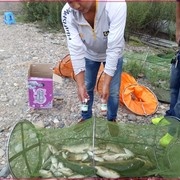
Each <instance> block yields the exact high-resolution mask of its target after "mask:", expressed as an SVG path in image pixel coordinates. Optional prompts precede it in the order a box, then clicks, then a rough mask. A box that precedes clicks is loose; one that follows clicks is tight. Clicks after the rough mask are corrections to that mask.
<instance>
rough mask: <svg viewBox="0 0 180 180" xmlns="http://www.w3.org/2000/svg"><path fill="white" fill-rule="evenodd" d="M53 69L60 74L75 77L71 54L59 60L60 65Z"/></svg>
mask: <svg viewBox="0 0 180 180" xmlns="http://www.w3.org/2000/svg"><path fill="white" fill-rule="evenodd" d="M53 70H54V73H55V74H57V75H59V76H63V77H70V78H73V79H75V75H74V71H73V67H72V62H71V57H70V55H69V54H67V55H66V56H65V57H63V59H62V60H60V61H59V63H58V65H57V66H56V67H54V69H53Z"/></svg>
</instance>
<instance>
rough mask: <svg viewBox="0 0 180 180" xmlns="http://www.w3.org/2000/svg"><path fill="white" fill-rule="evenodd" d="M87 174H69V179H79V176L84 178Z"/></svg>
mask: <svg viewBox="0 0 180 180" xmlns="http://www.w3.org/2000/svg"><path fill="white" fill-rule="evenodd" d="M84 177H86V176H84V175H82V174H74V175H72V176H69V177H68V178H69V179H79V178H84Z"/></svg>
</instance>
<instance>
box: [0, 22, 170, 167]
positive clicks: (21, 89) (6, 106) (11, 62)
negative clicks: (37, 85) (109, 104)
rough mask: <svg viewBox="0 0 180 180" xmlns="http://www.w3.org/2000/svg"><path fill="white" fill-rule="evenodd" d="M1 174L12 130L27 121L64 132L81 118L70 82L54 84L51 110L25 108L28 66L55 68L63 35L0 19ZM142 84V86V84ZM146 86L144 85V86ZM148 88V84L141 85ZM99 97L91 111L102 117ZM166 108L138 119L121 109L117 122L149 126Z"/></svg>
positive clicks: (128, 48)
mask: <svg viewBox="0 0 180 180" xmlns="http://www.w3.org/2000/svg"><path fill="white" fill-rule="evenodd" d="M0 27H1V28H0V86H1V88H0V170H1V169H2V168H3V167H4V166H5V165H6V164H7V159H6V150H7V146H8V143H7V142H8V138H9V136H10V132H11V130H12V127H13V126H14V125H15V124H16V123H17V122H18V121H20V120H22V119H27V120H29V121H31V122H33V123H36V124H38V125H40V126H43V127H53V128H63V127H68V126H70V125H72V124H76V123H77V121H78V120H79V118H80V102H79V101H78V98H77V94H76V85H75V82H74V81H73V80H72V79H68V78H60V81H61V82H60V83H57V82H54V94H55V95H56V96H55V97H56V98H55V99H54V105H53V108H52V109H42V110H33V109H31V108H29V106H28V96H27V75H28V74H27V73H28V68H29V65H30V64H31V63H52V64H53V65H54V66H55V65H56V64H57V62H58V61H59V60H60V59H62V58H63V57H64V56H65V55H66V54H67V53H68V50H67V47H66V38H65V35H64V34H63V32H61V31H59V33H52V32H47V31H46V32H44V31H42V29H40V28H38V26H37V25H36V24H22V23H16V24H14V25H5V24H4V23H3V20H2V19H0ZM146 49H147V48H146V47H145V46H143V47H132V46H129V45H128V44H127V46H126V49H125V50H126V51H136V52H140V53H141V52H143V51H146ZM142 83H143V82H142ZM144 83H145V82H144ZM144 85H147V84H144ZM99 105H100V102H99V97H98V95H96V96H95V103H94V110H95V113H96V115H97V116H101V114H100V110H99V109H100V108H99ZM167 108H168V105H166V104H159V107H158V110H157V112H156V113H155V114H154V115H151V116H137V115H135V114H133V113H131V112H130V111H128V110H127V109H126V108H125V107H124V106H123V105H120V107H119V110H118V117H117V121H118V122H130V123H141V124H143V123H150V120H151V119H152V117H155V116H158V115H161V114H164V112H165V111H166V109H167Z"/></svg>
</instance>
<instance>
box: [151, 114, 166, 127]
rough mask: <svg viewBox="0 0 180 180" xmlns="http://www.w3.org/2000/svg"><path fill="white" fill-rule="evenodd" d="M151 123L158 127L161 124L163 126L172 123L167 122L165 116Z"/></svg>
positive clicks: (154, 119)
mask: <svg viewBox="0 0 180 180" xmlns="http://www.w3.org/2000/svg"><path fill="white" fill-rule="evenodd" d="M151 121H152V123H153V124H154V125H157V124H159V123H160V124H161V125H169V124H170V122H169V121H168V120H166V119H165V117H164V116H160V117H156V118H153V119H152V120H151Z"/></svg>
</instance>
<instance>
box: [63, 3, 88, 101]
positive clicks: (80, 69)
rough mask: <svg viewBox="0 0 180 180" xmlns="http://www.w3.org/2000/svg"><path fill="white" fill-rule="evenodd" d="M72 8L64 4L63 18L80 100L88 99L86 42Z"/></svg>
mask: <svg viewBox="0 0 180 180" xmlns="http://www.w3.org/2000/svg"><path fill="white" fill-rule="evenodd" d="M71 11H72V10H71V8H70V7H69V5H68V4H66V5H65V6H64V8H63V9H62V13H61V20H62V24H63V27H64V30H65V34H66V37H67V44H68V50H69V53H70V56H71V61H72V65H73V70H74V73H75V79H76V83H77V89H78V96H79V99H80V101H82V102H83V101H84V99H88V94H87V91H86V88H85V81H84V71H85V59H84V57H85V55H84V48H83V47H84V44H83V42H82V40H81V38H80V36H79V32H78V30H77V28H76V25H75V24H74V20H73V15H72V12H71Z"/></svg>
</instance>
